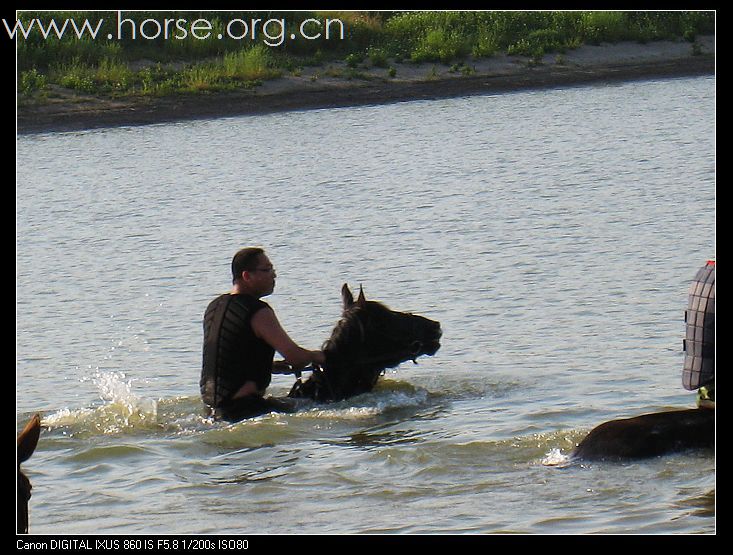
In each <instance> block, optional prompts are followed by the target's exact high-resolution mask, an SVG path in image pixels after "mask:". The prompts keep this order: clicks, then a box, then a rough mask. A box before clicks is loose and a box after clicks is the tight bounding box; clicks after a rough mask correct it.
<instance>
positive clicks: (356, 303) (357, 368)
mask: <svg viewBox="0 0 733 555" xmlns="http://www.w3.org/2000/svg"><path fill="white" fill-rule="evenodd" d="M341 297H342V299H343V314H342V317H341V320H340V321H339V323H338V324H337V325H336V327H335V328H334V330H333V333H332V334H331V337H330V338H329V339H328V340H327V341H326V342H325V343H324V345H323V351H324V353H325V355H326V363H325V364H324V365H323V372H322V373H321V374H320V375H319V376H318V377H316V380H319V381H320V382H321V383H320V388H319V392H317V393H306V392H303V393H304V395H306V396H309V397H310V396H312V397H315V398H317V399H319V400H326V399H345V398H347V397H351V396H352V395H358V394H360V393H366V392H368V391H371V389H372V388H373V387H374V385H375V384H376V382H377V379H378V378H379V376H380V374H381V373H382V371H383V370H384V369H386V368H393V367H395V366H397V365H398V364H400V363H402V362H405V361H407V360H412V361H414V362H416V359H417V358H418V357H419V356H422V355H434V354H435V353H436V351H437V350H438V349H439V348H440V336H441V335H442V331H441V329H440V323H439V322H436V321H433V320H429V319H428V318H425V317H423V316H419V315H417V314H410V313H407V312H396V311H394V310H390V309H389V308H387V307H386V306H385V305H383V304H382V303H378V302H375V301H367V300H366V297H365V296H364V292H363V290H360V291H359V296H358V298H357V299H356V300H354V296H353V295H352V293H351V291H350V290H349V287H348V285H346V284H344V286H343V288H342V289H341Z"/></svg>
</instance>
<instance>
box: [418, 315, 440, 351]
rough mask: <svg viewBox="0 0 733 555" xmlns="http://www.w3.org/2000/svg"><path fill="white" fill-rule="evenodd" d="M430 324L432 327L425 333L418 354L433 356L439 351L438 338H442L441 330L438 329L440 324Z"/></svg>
mask: <svg viewBox="0 0 733 555" xmlns="http://www.w3.org/2000/svg"><path fill="white" fill-rule="evenodd" d="M431 323H432V324H433V325H432V326H430V327H429V328H428V329H427V330H426V332H425V336H424V340H423V341H422V345H421V348H420V353H419V354H423V355H428V356H433V355H434V354H435V353H437V352H438V349H440V338H441V337H442V336H443V330H442V329H441V327H440V322H431Z"/></svg>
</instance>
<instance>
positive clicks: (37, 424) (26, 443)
mask: <svg viewBox="0 0 733 555" xmlns="http://www.w3.org/2000/svg"><path fill="white" fill-rule="evenodd" d="M40 435H41V417H40V416H38V415H37V414H36V415H35V416H33V418H31V419H30V420H29V421H28V424H26V425H25V428H23V431H22V432H20V434H19V435H18V491H17V497H18V534H27V533H28V500H29V499H30V498H31V482H30V480H29V479H28V477H27V476H26V475H25V474H23V472H22V471H21V470H20V463H22V462H24V461H27V460H28V459H29V458H30V456H31V455H32V454H33V451H35V450H36V445H38V438H39V437H40Z"/></svg>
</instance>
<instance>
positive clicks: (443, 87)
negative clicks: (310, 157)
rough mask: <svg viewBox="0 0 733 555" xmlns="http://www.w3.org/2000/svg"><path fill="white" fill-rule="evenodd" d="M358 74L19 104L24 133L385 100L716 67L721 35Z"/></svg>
mask: <svg viewBox="0 0 733 555" xmlns="http://www.w3.org/2000/svg"><path fill="white" fill-rule="evenodd" d="M393 68H394V70H393V71H391V72H388V71H387V70H386V69H384V68H375V67H372V68H364V69H363V70H360V71H359V72H358V74H357V75H358V76H354V73H353V72H348V71H346V67H345V64H344V63H343V62H334V63H331V64H327V65H325V66H323V67H310V68H307V69H304V70H303V71H302V72H300V73H299V74H297V75H286V76H282V77H279V78H277V79H272V80H268V81H265V82H263V84H262V85H260V86H258V87H254V88H247V89H242V90H240V91H236V92H226V93H197V94H190V95H176V96H170V97H149V96H135V97H133V96H131V97H125V98H111V97H110V98H100V97H93V96H89V95H84V94H80V93H73V92H71V91H68V90H62V89H57V90H55V91H54V94H53V95H52V96H51V97H49V98H48V99H46V100H45V101H44V102H38V103H23V104H22V105H19V106H18V107H17V132H18V133H20V134H28V133H44V132H60V131H78V130H84V129H93V128H99V127H115V126H128V125H149V124H155V123H164V122H173V121H183V120H190V119H207V118H217V117H230V116H240V115H254V114H264V113H271V112H282V111H292V110H306V109H317V108H337V107H344V106H356V105H364V104H384V103H391V102H401V101H407V100H415V99H434V98H445V97H456V96H464V95H473V94H491V93H501V92H508V91H514V90H522V89H532V88H546V87H557V86H571V85H582V84H587V83H599V82H601V83H602V82H615V81H623V80H634V79H655V78H668V77H683V76H692V75H714V74H715V37H714V36H702V37H698V38H697V40H696V41H695V43H694V44H692V43H689V42H685V41H679V42H672V41H658V42H649V43H646V44H640V43H631V42H628V43H619V44H606V45H601V46H582V47H580V48H577V49H575V50H569V51H567V52H566V53H564V54H547V55H545V56H544V57H543V58H542V59H541V60H529V59H527V58H524V57H520V56H508V55H503V54H502V55H497V56H493V57H491V58H486V59H478V60H470V61H467V62H466V63H464V64H454V65H452V66H449V65H444V64H435V63H423V64H412V63H403V64H395V65H394V66H393Z"/></svg>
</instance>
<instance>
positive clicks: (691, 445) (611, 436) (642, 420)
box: [572, 408, 715, 460]
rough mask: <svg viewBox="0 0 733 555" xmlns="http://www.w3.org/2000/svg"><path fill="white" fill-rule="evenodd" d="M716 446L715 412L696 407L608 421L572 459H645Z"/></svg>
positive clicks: (579, 446) (585, 442)
mask: <svg viewBox="0 0 733 555" xmlns="http://www.w3.org/2000/svg"><path fill="white" fill-rule="evenodd" d="M713 447H715V409H708V408H696V409H688V410H674V411H667V412H655V413H651V414H643V415H641V416H635V417H633V418H622V419H618V420H611V421H610V422H605V423H603V424H601V425H600V426H598V427H596V428H594V429H593V430H591V432H590V433H589V434H588V435H587V436H586V437H585V438H584V439H583V441H581V442H580V443H579V444H578V446H577V447H576V448H575V450H574V451H573V453H572V456H573V457H577V458H581V459H585V460H601V459H605V460H621V459H641V458H646V457H655V456H658V455H664V454H667V453H671V452H674V451H684V450H687V449H701V448H702V449H704V448H710V449H712V448H713Z"/></svg>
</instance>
